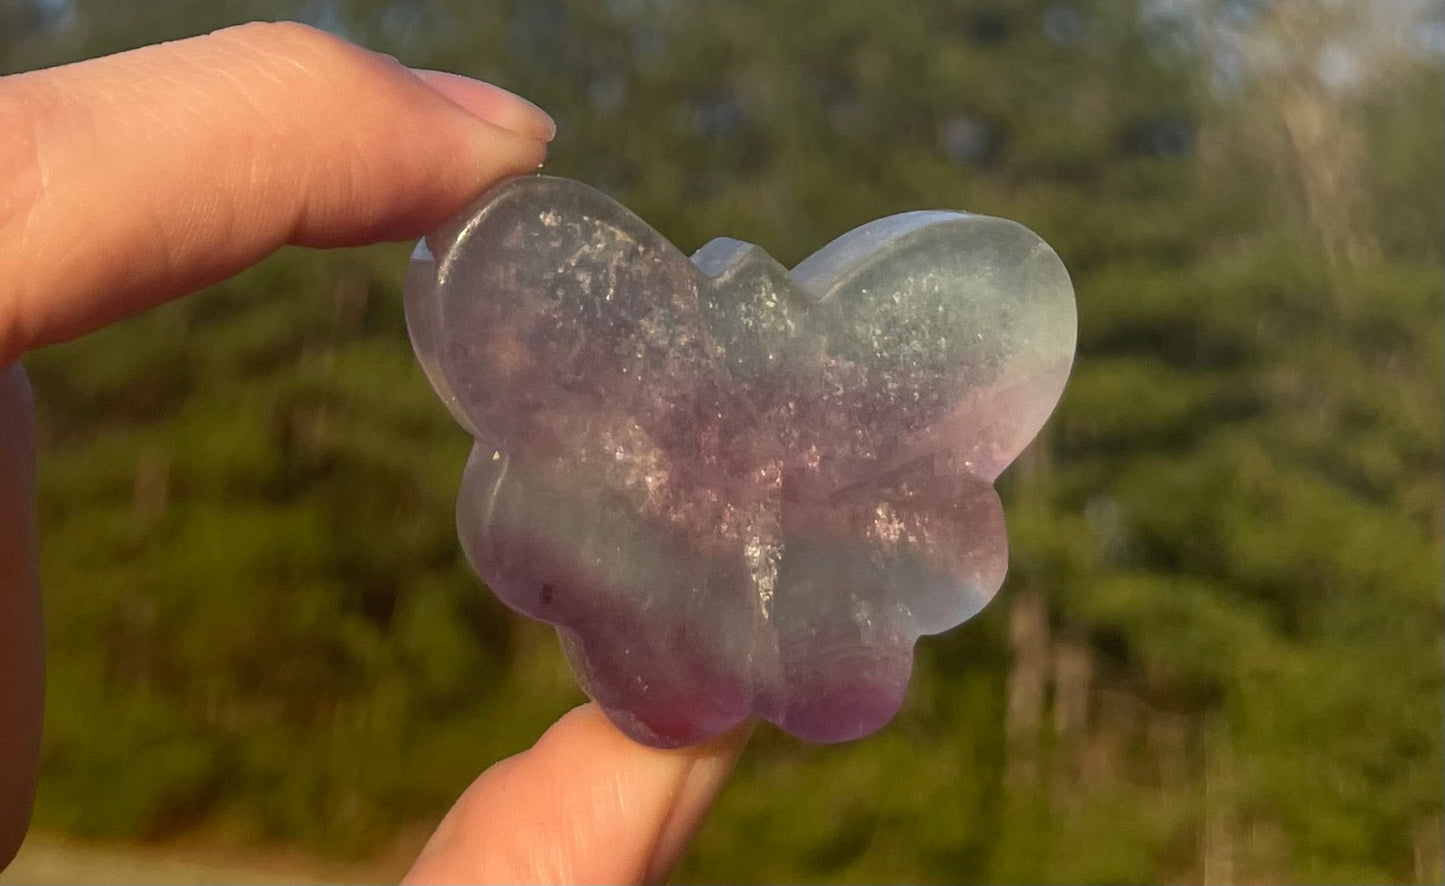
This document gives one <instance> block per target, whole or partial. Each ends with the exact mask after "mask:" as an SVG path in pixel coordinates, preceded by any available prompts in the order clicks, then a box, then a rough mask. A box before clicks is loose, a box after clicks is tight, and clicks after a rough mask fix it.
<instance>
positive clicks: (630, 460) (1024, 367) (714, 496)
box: [406, 176, 1075, 747]
mask: <svg viewBox="0 0 1445 886" xmlns="http://www.w3.org/2000/svg"><path fill="white" fill-rule="evenodd" d="M406 312H407V322H408V326H409V328H410V331H411V335H412V341H413V343H414V345H415V348H416V352H417V355H418V357H419V359H420V361H421V363H422V365H423V366H424V367H425V369H426V373H427V375H428V377H429V378H430V380H431V382H432V384H433V386H435V388H436V390H437V391H438V392H439V394H440V395H441V397H442V399H443V400H444V401H445V402H446V404H447V406H448V407H449V408H450V409H451V411H452V414H453V415H454V416H455V417H456V419H457V421H459V422H460V423H461V424H462V426H463V427H465V428H466V429H467V431H469V432H470V433H471V434H472V436H473V437H474V438H475V440H476V443H475V446H474V448H473V450H472V455H471V458H470V461H469V463H468V465H467V468H466V472H465V475H464V477H463V480H462V488H461V494H460V498H459V501H458V505H457V524H458V528H459V532H460V536H461V541H462V544H463V547H464V548H465V550H466V553H467V556H468V558H469V559H470V562H471V563H472V565H473V567H474V568H475V569H476V571H477V573H478V574H479V575H480V576H481V577H482V578H483V579H484V580H485V581H486V583H487V584H488V585H489V586H490V587H491V589H492V591H493V592H494V593H496V594H497V596H498V597H500V598H501V599H502V600H503V601H504V602H506V603H507V604H508V605H509V606H511V607H512V608H514V609H516V610H518V611H520V612H522V613H525V614H526V615H529V616H532V617H534V618H538V619H542V620H544V621H547V622H549V623H551V624H553V625H555V626H556V627H557V630H558V633H559V634H560V635H561V637H562V640H563V644H564V646H565V648H566V649H567V652H568V655H569V656H570V658H571V660H572V663H573V665H574V667H575V669H576V671H577V674H578V676H579V679H580V681H581V682H582V684H583V686H584V688H586V690H587V691H588V692H589V693H590V694H591V695H592V696H593V697H594V698H595V699H596V700H597V702H598V703H599V704H600V705H601V706H602V708H603V709H604V710H605V711H606V712H607V714H608V715H609V716H610V717H611V718H612V719H613V720H614V722H616V723H617V725H618V726H620V727H621V728H622V729H623V730H625V731H626V732H627V733H628V734H629V735H631V736H632V737H634V738H635V739H637V740H638V741H641V742H644V743H647V744H651V745H656V746H663V747H671V746H678V745H684V744H690V743H694V742H699V741H703V740H706V739H708V738H710V737H712V736H714V735H717V734H718V733H720V732H723V731H725V730H727V729H729V728H730V727H732V726H734V725H735V724H737V723H739V722H740V721H742V720H745V719H748V718H752V717H763V718H766V719H768V720H771V721H772V722H774V723H776V724H778V725H779V726H781V727H782V728H783V729H785V730H787V731H789V732H791V733H794V734H795V735H798V736H800V737H802V738H804V739H808V740H811V741H817V742H836V741H845V740H848V739H852V738H856V737H859V736H862V735H865V734H867V733H869V732H872V731H874V730H876V729H878V728H879V727H881V726H883V725H884V724H885V723H886V722H887V721H888V720H889V719H890V718H891V717H892V716H893V715H894V713H895V712H896V711H897V709H898V707H899V705H900V703H901V701H902V699H903V696H904V693H905V690H906V688H907V684H908V679H909V674H910V671H911V669H912V662H913V645H914V643H915V641H916V640H917V639H918V637H919V636H920V635H924V634H934V633H938V632H940V631H944V630H947V629H949V628H951V627H953V626H955V625H957V624H959V623H960V622H962V621H964V620H965V619H967V618H969V617H970V616H972V615H973V614H974V613H976V612H978V611H979V609H981V608H982V607H983V605H984V604H985V603H986V602H987V601H988V600H989V599H990V598H991V597H992V596H993V594H994V593H995V591H996V590H997V589H998V587H999V584H1000V583H1001V582H1002V580H1003V576H1004V571H1005V568H1006V566H1007V539H1006V536H1005V531H1004V518H1003V511H1002V507H1001V506H1000V504H999V499H998V496H997V494H996V493H995V492H994V489H993V485H992V484H993V481H994V479H995V478H996V477H997V476H998V474H999V472H1000V471H1002V470H1003V469H1004V468H1005V467H1006V466H1007V465H1008V464H1009V462H1010V461H1012V460H1013V459H1014V458H1015V457H1016V456H1017V455H1018V453H1019V452H1020V451H1021V450H1022V449H1023V448H1024V446H1025V445H1027V444H1028V442H1029V441H1030V440H1031V439H1032V438H1033V437H1034V435H1035V434H1036V433H1037V432H1038V430H1039V428H1040V427H1041V426H1042V425H1043V423H1044V421H1045V419H1046V418H1047V417H1048V415H1049V413H1050V411H1051V410H1052V409H1053V406H1054V404H1055V402H1056V401H1057V399H1058V397H1059V395H1060V393H1061V392H1062V390H1063V386H1064V382H1065V379H1066V377H1067V376H1068V372H1069V367H1070V365H1071V363H1072V360H1073V352H1074V337H1075V316H1074V300H1073V289H1072V287H1071V285H1070V282H1069V277H1068V274H1067V272H1066V271H1065V270H1064V266H1063V264H1062V263H1061V262H1060V261H1059V258H1058V256H1056V255H1055V254H1054V252H1053V250H1051V249H1050V248H1049V247H1048V246H1047V245H1046V244H1045V243H1044V242H1043V241H1042V240H1040V239H1039V238H1038V237H1037V236H1036V235H1035V234H1033V233H1032V232H1030V231H1029V230H1028V229H1026V228H1024V227H1022V226H1021V225H1018V224H1016V223H1014V222H1011V221H1006V220H1003V219H998V218H990V217H987V216H979V215H969V214H963V213H955V212H910V213H905V214H902V215H895V216H892V217H889V218H884V219H880V220H878V221H874V222H871V223H869V224H866V225H864V226H863V227H861V228H858V229H856V230H854V231H852V232H850V233H848V234H845V235H843V236H842V237H840V238H838V239H837V240H835V241H833V242H832V243H830V244H828V245H827V246H826V247H824V248H823V249H822V250H820V251H819V252H817V253H815V254H814V255H813V256H812V257H810V258H808V259H807V260H806V261H804V262H803V263H802V264H800V265H798V266H797V267H796V268H794V269H793V270H792V271H791V272H790V271H788V270H787V269H785V268H784V267H782V266H781V265H779V264H778V263H777V262H776V261H774V260H773V259H772V258H770V257H769V256H768V255H767V254H766V253H765V252H763V251H762V250H761V249H759V248H758V247H756V246H753V245H751V244H747V243H741V242H738V241H735V240H726V239H719V240H714V241H712V242H711V243H708V244H707V245H706V246H704V247H703V248H702V249H701V250H699V251H698V253H697V254H696V255H695V256H693V258H692V259H691V260H689V259H688V258H687V257H686V256H684V255H683V254H682V253H681V252H679V251H678V250H677V249H676V248H675V247H673V246H672V244H671V243H669V242H668V241H667V240H666V239H665V238H664V237H662V236H661V235H660V234H658V233H657V232H656V231H654V230H652V229H651V228H650V227H648V226H647V225H646V224H645V223H644V222H642V221H641V220H640V219H638V218H637V217H636V216H634V215H633V214H632V213H630V212H629V211H628V210H626V209H625V208H623V207H622V206H620V205H619V204H617V203H615V202H614V201H612V200H611V199H610V198H608V197H606V196H604V195H603V194H601V193H599V192H598V191H595V190H593V189H591V188H589V187H586V186H585V185H582V184H579V183H576V182H572V181H568V180H565V179H557V178H547V177H540V176H537V177H529V178H520V179H514V180H512V181H509V182H506V183H504V184H502V185H500V186H498V187H497V188H495V189H493V190H492V191H491V192H489V193H487V194H486V195H484V196H483V197H482V198H481V199H480V200H479V201H477V202H476V203H475V204H473V205H472V206H471V207H470V208H469V209H467V210H466V211H465V212H463V213H462V214H461V215H459V216H458V217H457V218H455V219H454V220H452V221H451V222H450V223H449V224H448V225H446V226H445V227H444V228H443V229H441V230H439V231H437V232H436V233H434V234H433V235H431V236H429V237H427V238H426V239H425V240H423V241H422V242H421V243H420V244H418V246H417V249H416V252H415V253H414V255H413V259H412V264H411V267H410V269H409V271H408V278H407V284H406Z"/></svg>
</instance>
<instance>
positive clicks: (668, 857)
mask: <svg viewBox="0 0 1445 886" xmlns="http://www.w3.org/2000/svg"><path fill="white" fill-rule="evenodd" d="M752 731H753V730H752V726H751V725H748V726H744V727H742V728H740V729H738V730H736V731H734V732H730V733H728V734H727V735H724V736H721V737H719V738H717V739H714V740H713V741H711V742H709V743H708V744H706V745H704V746H703V747H702V748H700V749H699V755H698V757H697V759H696V760H694V761H693V764H692V766H691V767H690V768H689V769H688V770H687V772H686V773H685V774H684V775H683V777H682V781H681V784H680V786H679V787H678V790H677V794H676V797H675V799H674V800H673V804H672V809H671V811H670V812H669V813H668V816H667V820H666V821H665V822H664V824H663V826H662V831H661V832H660V833H659V834H658V837H657V843H656V844H655V845H654V846H653V850H652V858H651V860H650V861H649V862H648V866H647V879H646V881H645V882H648V883H661V882H663V881H665V880H666V879H667V878H668V876H669V874H671V872H672V869H673V867H674V866H676V865H677V861H678V859H679V858H680V857H681V856H682V851H683V850H684V849H685V848H687V844H688V843H689V842H690V841H691V840H692V837H693V835H694V834H696V833H697V830H698V828H700V827H702V822H703V819H704V818H706V817H707V813H708V810H710V809H711V808H712V804H713V801H714V800H715V799H717V795H718V792H719V791H721V790H722V787H723V784H724V783H725V782H726V781H727V778H728V775H729V773H731V772H732V770H733V766H734V765H736V764H737V761H738V757H739V756H741V754H742V752H743V747H744V746H746V745H747V742H748V736H750V735H751V734H752Z"/></svg>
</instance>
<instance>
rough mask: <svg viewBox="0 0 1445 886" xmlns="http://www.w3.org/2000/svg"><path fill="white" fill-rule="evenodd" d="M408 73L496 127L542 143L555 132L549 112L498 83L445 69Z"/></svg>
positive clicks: (547, 140) (555, 128)
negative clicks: (496, 84) (452, 72)
mask: <svg viewBox="0 0 1445 886" xmlns="http://www.w3.org/2000/svg"><path fill="white" fill-rule="evenodd" d="M411 73H412V74H413V75H414V76H415V77H416V78H417V79H418V80H420V81H421V82H422V83H425V84H426V85H427V86H428V87H429V88H431V89H432V90H434V91H435V92H437V93H438V94H440V95H441V96H442V97H444V98H446V99H447V100H449V101H451V102H453V103H455V104H456V105H458V106H459V107H461V108H462V109H463V110H465V111H467V112H468V113H471V114H474V115H476V116H477V117H480V118H481V119H483V120H486V121H487V122H488V123H491V124H493V125H495V126H500V127H502V128H503V129H508V130H511V131H512V132H515V133H517V134H518V135H522V136H526V137H527V138H533V139H537V140H538V141H541V142H550V141H551V140H552V139H553V138H555V137H556V135H557V123H556V121H554V120H553V119H552V117H551V115H549V114H548V113H547V112H546V111H544V110H542V109H541V108H540V107H538V106H537V105H535V104H533V103H532V102H530V101H528V100H527V99H525V98H522V97H521V96H520V95H517V94H516V93H514V92H509V91H507V90H505V89H503V88H501V87H500V86H495V85H493V84H491V83H486V82H484V81H481V80H474V79H472V78H471V77H463V76H462V75H461V74H451V73H448V72H446V71H430V70H424V69H419V68H413V69H411Z"/></svg>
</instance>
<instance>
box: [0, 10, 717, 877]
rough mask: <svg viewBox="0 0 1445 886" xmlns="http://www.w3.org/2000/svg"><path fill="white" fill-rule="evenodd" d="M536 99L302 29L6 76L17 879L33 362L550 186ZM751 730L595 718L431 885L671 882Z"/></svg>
mask: <svg viewBox="0 0 1445 886" xmlns="http://www.w3.org/2000/svg"><path fill="white" fill-rule="evenodd" d="M553 133H554V127H553V124H552V121H551V120H550V118H548V117H547V115H546V114H545V113H543V112H542V111H541V110H539V109H537V108H536V107H535V106H533V105H531V104H530V103H528V102H526V101H524V100H522V99H520V98H518V97H516V96H513V95H511V94H510V93H507V92H505V91H503V90H501V89H498V88H497V87H494V86H490V85H488V84H485V83H480V82H478V81H474V80H468V79H466V78H462V77H459V76H456V75H452V74H442V73H437V72H426V71H421V72H418V71H412V70H409V69H407V68H405V67H403V66H402V65H400V64H399V63H398V62H396V61H395V60H394V59H390V58H387V57H385V56H381V55H377V54H374V53H371V52H368V51H366V50H364V49H361V48H359V47H356V46H354V45H352V44H349V43H347V42H345V41H344V40H341V39H339V38H336V37H334V36H331V35H328V34H325V33H322V32H320V31H317V30H314V29H311V28H307V27H305V26H302V25H296V24H252V25H244V26H241V27H238V28H231V29H227V30H224V31H218V32H216V33H214V34H210V35H207V36H203V37H197V38H193V39H190V40H183V41H178V42H175V43H168V44H164V45H160V46H151V47H145V48H142V49H138V50H135V51H132V52H127V53H122V54H120V55H115V56H109V57H106V58H101V59H95V60H92V61H86V62H82V63H79V64H75V65H68V66H65V67H60V68H53V69H49V70H43V71H34V72H27V73H23V74H17V75H13V76H10V77H4V78H0V866H3V865H4V864H6V863H8V862H9V860H10V859H11V858H12V857H13V856H14V854H15V852H16V850H17V849H18V847H19V845H20V841H21V840H22V838H23V836H24V833H25V830H26V827H27V824H28V819H29V814H30V808H31V805H32V801H33V798H34V793H35V786H36V779H37V774H38V770H39V758H40V734H41V722H42V698H43V660H44V652H43V645H44V644H43V640H42V636H43V635H42V626H41V622H42V618H41V605H40V579H39V568H38V565H37V561H36V540H37V528H36V511H35V462H36V443H35V421H34V409H33V404H32V399H31V392H30V388H29V386H28V384H27V382H26V379H25V375H24V371H23V369H22V368H21V366H20V360H21V358H22V357H23V356H24V355H25V354H26V353H27V352H29V351H31V350H34V349H35V348H39V347H43V346H45V345H49V344H54V343H57V342H63V341H68V340H70V339H73V338H76V337H78V336H81V335H84V334H85V333H87V332H91V331H93V330H95V329H98V328H100V327H102V326H104V325H106V324H108V323H112V322H115V321H118V320H121V319H123V318H125V317H129V316H132V315H134V314H137V313H140V312H142V311H145V310H147V309H149V308H151V307H154V306H156V305H159V304H161V303H163V302H166V301H169V300H172V299H175V298H179V297H181V296H184V295H186V294H187V293H190V292H193V291H195V290H196V289H198V288H200V287H203V286H205V285H207V284H210V283H214V282H216V281H218V280H222V279H224V278H226V277H228V276H230V275H231V274H234V273H236V272H237V271H239V270H241V269H243V268H245V267H247V266H249V265H251V264H254V263H255V262H257V261H260V260H261V259H263V258H265V257H266V256H267V255H269V254H271V253H272V252H274V251H275V250H277V249H278V248H280V247H281V246H284V245H287V244H294V245H301V246H312V247H331V246H353V245H360V244H366V243H374V242H378V241H387V240H406V239H411V238H415V237H418V236H420V235H421V234H423V233H425V232H426V231H428V230H429V229H431V228H432V227H434V226H436V225H437V224H439V223H440V222H441V221H442V220H443V219H445V218H446V217H448V216H449V215H451V214H453V213H454V212H456V211H457V210H459V209H460V208H461V207H463V206H464V205H465V204H466V203H467V202H468V201H470V200H471V199H472V198H474V197H475V196H476V195H477V194H479V193H480V192H481V191H483V190H485V189H486V188H487V187H488V186H490V185H491V184H493V183H495V182H497V181H499V180H501V179H503V178H505V177H506V176H509V175H515V174H518V173H524V172H527V171H530V170H532V169H535V168H536V167H537V166H538V165H539V164H540V163H541V161H542V159H543V157H544V156H545V153H546V143H547V142H548V141H549V140H550V139H551V138H552V135H553ZM744 740H745V736H744V735H743V734H742V733H737V734H732V735H728V736H724V737H723V738H720V739H718V740H716V741H714V742H711V743H709V744H706V745H703V746H700V747H696V748H690V749H684V750H678V751H659V750H654V749H651V748H646V747H643V746H641V745H638V744H636V743H634V742H632V741H631V740H629V739H627V738H626V737H624V736H623V735H622V734H621V733H619V732H618V731H617V730H616V729H615V728H614V727H613V726H612V725H611V724H610V723H609V722H608V721H607V719H606V718H605V717H604V716H603V715H602V714H601V713H600V712H599V711H598V710H597V709H596V708H595V707H594V706H593V705H584V706H582V707H580V708H578V709H576V710H574V711H572V712H571V713H569V714H567V715H566V716H564V717H563V718H562V719H561V720H559V721H558V722H557V724H556V725H554V726H553V727H552V728H551V729H550V730H548V731H547V733H546V734H545V735H543V736H542V737H541V739H540V740H539V741H538V742H537V744H536V745H535V746H534V747H533V748H531V749H530V750H527V751H524V752H522V753H521V754H518V755H517V756H514V757H511V758H509V759H506V760H503V761H501V762H500V763H497V764H495V765H494V766H492V767H491V768H490V769H488V770H487V771H485V772H484V773H482V775H481V776H480V777H479V778H478V779H477V780H476V781H475V782H473V784H472V785H471V786H470V787H469V788H467V790H466V791H465V792H464V793H463V794H462V796H461V798H460V799H459V800H458V801H457V803H456V805H455V806H454V807H453V808H452V810H451V811H450V812H449V813H448V814H447V816H446V817H445V818H444V819H443V821H442V822H441V824H440V825H439V827H438V828H437V830H436V833H435V834H434V835H433V836H432V838H431V840H430V841H429V842H428V843H427V845H426V848H425V849H424V850H423V851H422V853H421V855H420V857H419V858H418V859H417V861H416V863H415V865H414V866H413V867H412V869H411V872H410V873H409V874H408V880H409V881H411V882H457V881H466V882H648V881H655V880H658V879H662V878H665V877H666V875H667V873H668V872H669V871H670V870H671V868H672V866H673V864H674V863H675V862H676V860H677V858H678V856H679V855H680V854H681V852H682V851H683V849H684V847H685V845H686V843H687V841H688V839H689V838H690V837H691V835H692V834H693V833H694V832H695V831H696V829H697V827H698V826H699V825H700V823H701V821H702V818H703V816H704V815H705V813H706V811H707V809H708V808H709V807H710V805H711V803H712V800H713V798H714V797H715V796H716V793H717V791H718V790H719V789H720V787H721V785H722V783H723V781H724V779H725V778H726V776H727V774H728V772H729V771H730V770H731V768H732V764H733V762H734V760H735V759H736V757H737V755H738V753H739V752H740V751H741V749H742V744H743V742H744Z"/></svg>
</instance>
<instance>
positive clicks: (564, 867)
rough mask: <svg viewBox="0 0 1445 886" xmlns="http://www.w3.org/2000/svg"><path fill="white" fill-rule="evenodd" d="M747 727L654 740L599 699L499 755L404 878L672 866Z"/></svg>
mask: <svg viewBox="0 0 1445 886" xmlns="http://www.w3.org/2000/svg"><path fill="white" fill-rule="evenodd" d="M746 738H747V731H746V730H739V731H737V732H734V733H730V734H729V735H726V736H723V737H721V738H719V739H716V740H714V741H712V742H709V743H707V744H703V745H698V746H696V747H692V748H680V749H676V750H658V749H656V748H649V747H645V746H643V745H639V744H637V743H636V742H634V741H632V740H631V739H629V738H627V737H626V736H625V735H623V734H622V733H621V732H619V731H618V730H617V728H616V727H615V726H613V725H612V723H611V722H610V721H609V720H608V719H607V717H606V716H605V715H604V714H603V713H602V712H601V711H600V710H599V709H598V708H597V706H596V705H594V704H586V705H582V706H581V707H579V708H576V709H574V710H572V711H570V712H568V713H567V714H566V715H564V716H563V717H562V718H561V719H559V720H558V721H557V722H556V723H555V724H554V725H553V726H552V727H551V728H550V729H548V730H547V732H546V733H544V734H543V735H542V737H541V738H540V739H539V740H538V741H537V743H536V745H534V746H533V747H532V748H531V749H529V750H527V751H523V752H522V753H520V754H517V755H516V756H513V757H510V758H508V759H506V760H503V761H502V762H500V763H498V764H496V765H495V766H493V767H492V768H490V769H488V770H487V771H486V772H484V773H482V775H481V776H480V777H479V778H478V779H477V780H476V781H474V782H473V783H472V785H471V786H470V787H469V788H468V789H467V790H466V792H465V793H463V795H462V797H461V798H460V799H459V800H458V801H457V803H456V805H455V806H454V807H453V808H452V810H451V811H450V812H448V813H447V815H446V817H445V818H444V819H443V821H442V823H441V824H440V826H438V828H437V831H436V833H435V834H434V835H433V837H432V839H431V840H430V841H428V843H427V846H426V848H425V849H424V850H423V851H422V854H421V856H420V857H419V858H418V859H417V862H416V864H415V865H414V866H413V867H412V869H411V872H410V873H409V874H408V875H407V878H406V882H410V883H423V882H455V881H471V882H513V883H521V882H611V883H631V882H647V881H650V880H653V879H656V878H659V877H661V876H665V874H666V872H667V871H669V870H671V869H672V867H673V865H674V864H675V863H676V861H677V859H678V857H679V856H680V855H681V853H682V851H683V849H684V848H685V847H686V844H687V842H688V840H689V839H690V838H691V836H692V835H693V833H694V832H695V831H696V830H697V828H698V826H699V825H700V824H701V822H702V819H703V817H704V816H705V814H706V812H707V810H708V808H710V806H711V804H712V801H713V799H714V798H715V797H716V795H717V793H718V791H719V790H720V789H721V786H722V784H723V782H724V781H725V779H726V776H727V774H728V772H730V771H731V769H732V766H733V763H734V762H735V761H736V759H737V756H738V754H739V753H740V752H741V750H742V746H743V744H744V742H745V741H746Z"/></svg>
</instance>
